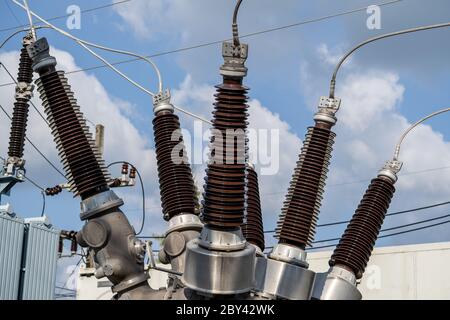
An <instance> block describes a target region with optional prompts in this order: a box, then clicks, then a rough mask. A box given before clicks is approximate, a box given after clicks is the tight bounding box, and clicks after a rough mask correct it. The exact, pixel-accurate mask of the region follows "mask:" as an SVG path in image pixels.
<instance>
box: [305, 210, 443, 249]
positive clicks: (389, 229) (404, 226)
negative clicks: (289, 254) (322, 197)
mask: <svg viewBox="0 0 450 320" xmlns="http://www.w3.org/2000/svg"><path fill="white" fill-rule="evenodd" d="M448 217H450V214H446V215H443V216H438V217H434V218H430V219H425V220H420V221H416V222H412V223H407V224H402V225H399V226H395V227H390V228H385V229H381V230H380V232H386V231H392V230H398V229H402V228H406V227H412V226H415V225H418V224H422V223H426V222H431V221H435V220H440V219H444V218H448ZM340 239H341V238H332V239H325V240H317V241H313V242H312V243H324V242H330V241H339V240H340Z"/></svg>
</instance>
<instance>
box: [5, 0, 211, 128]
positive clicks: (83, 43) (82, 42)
mask: <svg viewBox="0 0 450 320" xmlns="http://www.w3.org/2000/svg"><path fill="white" fill-rule="evenodd" d="M12 1H13V2H14V3H15V4H17V5H18V6H20V7H22V8H23V9H25V10H26V8H25V7H24V6H23V5H22V4H20V3H19V2H18V1H16V0H12ZM29 12H30V14H31V15H33V16H35V17H36V18H37V19H39V20H40V21H41V22H43V23H45V24H46V25H47V26H48V27H50V28H51V29H53V30H55V31H57V32H59V33H60V34H62V35H64V36H66V37H68V38H70V39H72V40H74V41H75V42H76V43H77V44H79V45H80V46H81V47H83V48H84V49H85V50H87V51H88V52H89V53H90V54H92V55H93V56H94V57H96V58H97V59H99V60H101V61H102V62H103V63H105V64H106V65H107V66H108V67H109V68H111V69H112V70H113V71H114V72H116V73H117V74H119V75H120V76H121V77H122V78H124V79H125V80H127V81H128V82H130V83H131V84H132V85H134V86H135V87H137V88H138V89H140V90H142V91H144V92H145V93H146V94H148V95H150V96H151V97H153V96H154V95H155V94H154V93H153V92H151V91H150V90H148V89H146V88H145V87H143V86H142V85H140V84H139V83H138V82H136V81H134V80H133V79H131V78H130V77H128V76H127V75H126V74H124V73H123V72H122V71H120V70H119V69H117V68H116V67H114V65H113V64H111V63H110V62H109V61H107V60H106V59H105V58H103V57H102V56H101V55H99V54H97V53H96V52H95V51H93V50H91V49H89V46H91V47H94V48H98V49H101V50H106V51H111V52H115V53H119V54H124V55H130V56H133V57H137V58H138V60H144V61H146V62H148V63H149V64H150V65H151V66H152V67H153V69H154V70H155V72H156V74H157V77H158V83H159V84H158V90H159V92H162V90H163V82H162V77H161V73H160V71H159V69H158V67H157V66H156V64H155V63H154V62H153V61H152V60H150V58H147V57H145V56H142V55H139V54H136V53H133V52H129V51H124V50H118V49H113V48H108V47H105V46H101V45H98V44H95V43H92V42H88V41H85V40H82V39H80V38H77V37H75V36H73V35H72V34H70V33H68V32H66V31H64V30H62V29H59V28H58V27H56V26H54V25H52V24H51V23H50V22H48V21H47V20H45V19H43V18H41V17H40V16H39V15H37V14H36V13H34V12H33V11H31V10H29ZM0 87H1V85H0ZM173 107H174V108H175V109H177V110H178V111H180V112H183V113H185V114H187V115H189V116H191V117H194V118H196V119H198V120H201V121H203V122H205V123H208V124H211V122H210V121H208V120H206V119H204V118H203V117H200V116H198V115H196V114H194V113H192V112H189V111H187V110H184V109H183V108H180V107H178V106H175V105H174V106H173Z"/></svg>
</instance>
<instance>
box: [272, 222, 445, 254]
mask: <svg viewBox="0 0 450 320" xmlns="http://www.w3.org/2000/svg"><path fill="white" fill-rule="evenodd" d="M446 223H450V220H447V221H443V222H439V223H434V224H430V225H428V226H423V227H419V228H414V229H410V230H405V231H400V232H395V233H390V234H385V235H383V236H379V237H378V239H381V238H388V237H393V236H398V235H401V234H405V233H410V232H415V231H420V230H424V229H428V228H433V227H437V226H440V225H443V224H446ZM336 245H337V243H335V244H330V245H326V246H320V247H312V248H307V249H306V250H315V249H323V248H332V247H335V246H336ZM272 248H273V246H272V247H266V250H268V249H272Z"/></svg>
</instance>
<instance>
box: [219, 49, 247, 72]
mask: <svg viewBox="0 0 450 320" xmlns="http://www.w3.org/2000/svg"><path fill="white" fill-rule="evenodd" d="M222 56H223V60H224V64H223V65H222V66H221V67H220V74H221V75H222V76H229V77H245V76H246V75H247V68H246V67H245V65H244V63H245V61H246V60H247V56H248V45H247V44H243V43H241V44H239V45H234V43H232V42H223V43H222Z"/></svg>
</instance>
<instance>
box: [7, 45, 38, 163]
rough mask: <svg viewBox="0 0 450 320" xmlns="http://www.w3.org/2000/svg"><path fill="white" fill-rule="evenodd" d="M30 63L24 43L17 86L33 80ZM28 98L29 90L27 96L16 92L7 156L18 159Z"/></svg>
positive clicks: (24, 128) (20, 155)
mask: <svg viewBox="0 0 450 320" xmlns="http://www.w3.org/2000/svg"><path fill="white" fill-rule="evenodd" d="M31 65H32V60H31V58H30V56H29V55H28V52H27V50H26V44H24V45H23V47H22V49H21V51H20V60H19V72H18V75H17V83H18V86H19V85H22V84H28V85H31V83H32V81H33V68H32V66H31ZM30 98H31V92H30V95H29V96H28V97H25V96H23V95H17V94H16V98H15V99H16V101H15V102H14V108H13V115H12V119H11V129H10V134H9V146H8V156H9V157H15V158H19V159H20V158H22V157H23V151H24V144H25V134H26V130H27V122H28V109H29V99H30Z"/></svg>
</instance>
